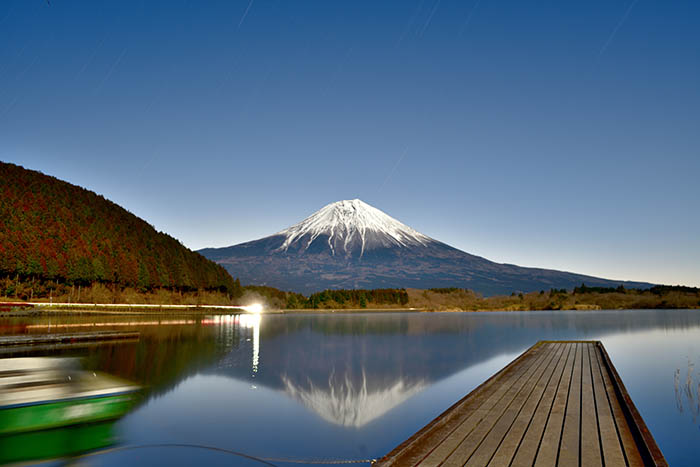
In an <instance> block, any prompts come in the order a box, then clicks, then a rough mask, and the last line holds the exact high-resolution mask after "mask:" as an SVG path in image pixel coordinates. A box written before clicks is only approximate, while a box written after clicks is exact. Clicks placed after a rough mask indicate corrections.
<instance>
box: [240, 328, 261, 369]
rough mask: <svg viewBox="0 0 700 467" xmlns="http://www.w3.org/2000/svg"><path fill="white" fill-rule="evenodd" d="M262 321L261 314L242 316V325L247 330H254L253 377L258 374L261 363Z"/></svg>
mask: <svg viewBox="0 0 700 467" xmlns="http://www.w3.org/2000/svg"><path fill="white" fill-rule="evenodd" d="M260 320H261V316H260V315H259V314H254V315H241V324H242V325H243V326H245V327H247V328H253V375H255V373H257V372H258V363H259V361H260Z"/></svg>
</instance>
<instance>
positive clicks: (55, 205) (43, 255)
mask: <svg viewBox="0 0 700 467" xmlns="http://www.w3.org/2000/svg"><path fill="white" fill-rule="evenodd" d="M10 275H11V276H12V277H13V278H14V277H15V276H16V277H17V278H18V279H19V278H20V277H21V278H32V280H33V279H34V278H37V279H45V280H54V281H55V280H59V281H61V282H67V283H71V284H81V285H86V284H91V283H94V282H103V283H110V284H118V285H121V286H130V287H138V288H141V289H144V290H147V289H153V288H159V287H165V288H173V289H179V290H194V289H209V290H214V289H217V290H234V289H235V288H236V287H237V285H236V283H235V281H234V279H233V278H232V277H231V276H230V275H229V274H228V273H227V272H226V271H225V270H224V269H223V268H222V267H221V266H219V265H217V264H214V263H213V262H211V261H210V260H207V259H206V258H204V257H203V256H202V255H200V254H198V253H196V252H194V251H192V250H190V249H188V248H186V247H185V246H183V245H182V244H181V243H180V242H179V241H178V240H176V239H175V238H173V237H171V236H170V235H167V234H165V233H163V232H158V231H157V230H156V229H155V228H154V227H153V226H151V225H150V224H149V223H147V222H146V221H144V220H143V219H141V218H139V217H137V216H135V215H134V214H132V213H130V212H129V211H127V210H126V209H124V208H123V207H121V206H119V205H118V204H116V203H114V202H112V201H110V200H108V199H106V198H104V197H103V196H101V195H98V194H97V193H94V192H92V191H90V190H87V189H85V188H82V187H80V186H77V185H73V184H71V183H68V182H66V181H63V180H60V179H58V178H56V177H52V176H50V175H45V174H43V173H41V172H38V171H35V170H29V169H25V168H23V167H21V166H19V165H15V164H10V163H6V162H2V161H0V277H2V276H10Z"/></svg>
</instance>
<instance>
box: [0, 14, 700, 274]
mask: <svg viewBox="0 0 700 467" xmlns="http://www.w3.org/2000/svg"><path fill="white" fill-rule="evenodd" d="M0 159H2V160H5V161H11V162H14V163H18V164H21V165H23V166H25V167H27V168H31V169H36V170H40V171H42V172H45V173H47V174H51V175H54V176H57V177H59V178H61V179H65V180H68V181H70V182H72V183H76V184H78V185H81V186H84V187H87V188H89V189H91V190H94V191H96V192H98V193H101V194H103V195H104V196H106V197H107V198H109V199H112V200H113V201H115V202H117V203H119V204H121V205H122V206H124V207H126V208H127V209H129V210H130V211H131V212H133V213H135V214H137V215H139V216H141V217H143V218H144V219H146V220H147V221H149V222H150V223H152V224H153V225H155V226H156V228H158V229H159V230H163V231H166V232H168V233H170V234H171V235H173V236H175V237H176V238H178V239H180V240H181V241H182V242H183V243H184V244H185V245H187V246H189V247H191V248H202V247H205V246H224V245H231V244H235V243H239V242H242V241H246V240H252V239H255V238H259V237H262V236H265V235H268V234H271V233H273V232H276V231H278V230H280V229H282V228H284V227H287V226H288V225H290V224H292V223H294V222H297V221H299V220H301V219H302V218H303V217H305V216H306V215H308V214H310V213H312V212H313V211H315V210H317V209H319V208H320V207H322V206H323V205H325V204H327V203H330V202H333V201H337V200H340V199H347V198H356V197H359V198H361V199H363V200H364V201H366V202H368V203H370V204H372V205H374V206H375V207H377V208H379V209H382V210H383V211H385V212H387V213H388V214H390V215H392V216H394V217H396V218H398V219H399V220H401V221H402V222H404V223H406V224H408V225H410V226H412V227H414V228H416V229H418V230H420V231H422V232H423V233H425V234H427V235H430V236H432V237H434V238H437V239H439V240H442V241H444V242H446V243H449V244H451V245H453V246H456V247H458V248H461V249H463V250H466V251H468V252H470V253H474V254H478V255H482V256H485V257H487V258H489V259H492V260H495V261H499V262H511V263H516V264H521V265H527V266H542V267H549V268H558V269H565V270H572V271H576V272H581V273H588V274H594V275H598V276H605V277H611V278H619V279H635V280H648V281H654V282H663V283H683V284H689V285H696V286H697V285H700V266H699V265H700V234H699V231H700V216H699V215H698V204H699V202H700V183H698V177H699V174H700V2H697V1H652V0H631V1H630V0H603V1H594V0H588V1H571V2H568V1H561V0H557V1H536V2H535V1H522V0H517V1H498V0H481V1H479V0H476V1H474V0H465V1H456V0H422V1H421V0H416V1H410V0H403V1H396V2H381V1H367V2H363V1H357V0H356V1H347V2H329V1H318V2H311V1H309V2H306V1H283V0H280V1H264V0H253V1H251V0H244V1H235V2H234V1H221V2H213V1H212V2H199V1H189V2H188V1H178V0H173V1H163V2H151V1H143V2H129V1H116V0H115V1H109V2H101V1H89V2H85V1H65V0H51V4H50V5H48V4H47V2H46V1H42V0H17V1H7V0H5V1H3V2H0Z"/></svg>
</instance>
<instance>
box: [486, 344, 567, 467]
mask: <svg viewBox="0 0 700 467" xmlns="http://www.w3.org/2000/svg"><path fill="white" fill-rule="evenodd" d="M561 348H562V355H561V358H560V359H559V362H558V363H557V366H556V368H555V369H554V373H553V374H552V377H551V378H550V380H549V382H548V383H547V387H546V389H545V390H544V393H543V394H542V397H541V399H540V400H539V402H538V404H537V407H535V411H534V413H533V414H532V418H531V419H529V420H526V417H527V415H524V416H522V417H520V416H519V417H518V420H516V422H515V423H514V424H513V427H512V428H511V430H510V432H508V434H507V435H506V437H505V439H504V440H503V442H502V443H501V445H500V446H499V447H498V450H497V451H496V453H495V454H494V456H493V458H492V459H491V461H490V462H489V465H491V466H494V467H497V466H501V465H514V466H518V465H527V466H531V465H533V464H534V461H535V455H536V454H537V448H538V446H539V440H540V439H541V438H542V433H543V431H544V427H545V424H546V423H547V418H548V417H549V413H550V412H551V410H552V403H553V402H554V396H555V394H556V391H557V388H558V387H559V384H560V383H561V379H562V376H563V374H564V368H565V366H566V364H567V362H568V361H569V360H570V357H569V353H570V352H571V349H572V348H574V345H573V344H564V345H562V346H561ZM526 421H527V424H525V422H526ZM514 456H515V457H514Z"/></svg>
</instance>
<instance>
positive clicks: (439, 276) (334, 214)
mask: <svg viewBox="0 0 700 467" xmlns="http://www.w3.org/2000/svg"><path fill="white" fill-rule="evenodd" d="M198 252H200V253H201V254H202V255H204V256H205V257H207V258H209V259H211V260H213V261H216V262H217V263H219V264H221V265H222V266H224V267H225V268H226V269H227V270H228V271H229V272H231V273H232V274H235V275H236V277H239V278H240V280H241V282H242V283H244V284H247V283H257V284H262V285H269V286H272V287H277V288H280V289H283V290H294V291H296V292H301V293H311V292H316V291H320V290H324V289H343V288H346V289H348V288H349V289H352V288H402V287H411V288H421V289H426V288H434V287H437V288H439V287H460V288H468V289H471V290H474V291H477V292H481V293H483V294H485V295H498V294H510V293H511V292H531V291H536V290H545V289H547V290H548V289H550V288H557V289H558V288H565V289H572V288H573V287H575V286H579V285H581V284H582V283H585V284H586V285H588V286H600V287H610V286H618V285H624V286H625V287H628V288H632V287H636V288H648V287H650V286H651V285H652V284H650V283H645V282H632V281H620V280H610V279H602V278H598V277H593V276H588V275H584V274H576V273H571V272H566V271H557V270H550V269H543V268H528V267H522V266H516V265H513V264H507V263H495V262H493V261H489V260H488V259H486V258H483V257H480V256H477V255H473V254H470V253H467V252H464V251H462V250H459V249H457V248H454V247H452V246H450V245H447V244H445V243H443V242H440V241H439V240H436V239H433V238H431V237H428V236H427V235H424V234H422V233H420V232H418V231H416V230H414V229H412V228H411V227H408V226H407V225H405V224H403V223H401V222H399V221H398V220H396V219H394V218H392V217H391V216H389V215H387V214H385V213H384V212H382V211H380V210H379V209H377V208H374V207H372V206H370V205H368V204H367V203H364V202H363V201H361V200H358V199H355V200H343V201H338V202H335V203H331V204H328V205H326V206H324V207H323V208H321V209H320V210H319V211H317V212H315V213H313V214H312V215H311V216H308V217H307V218H306V219H304V220H303V221H301V222H299V223H297V224H294V225H293V226H291V227H289V228H287V229H283V230H281V231H279V232H277V233H275V234H272V235H270V236H267V237H263V238H261V239H258V240H253V241H249V242H244V243H241V244H238V245H233V246H230V247H224V248H205V249H201V250H198Z"/></svg>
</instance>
